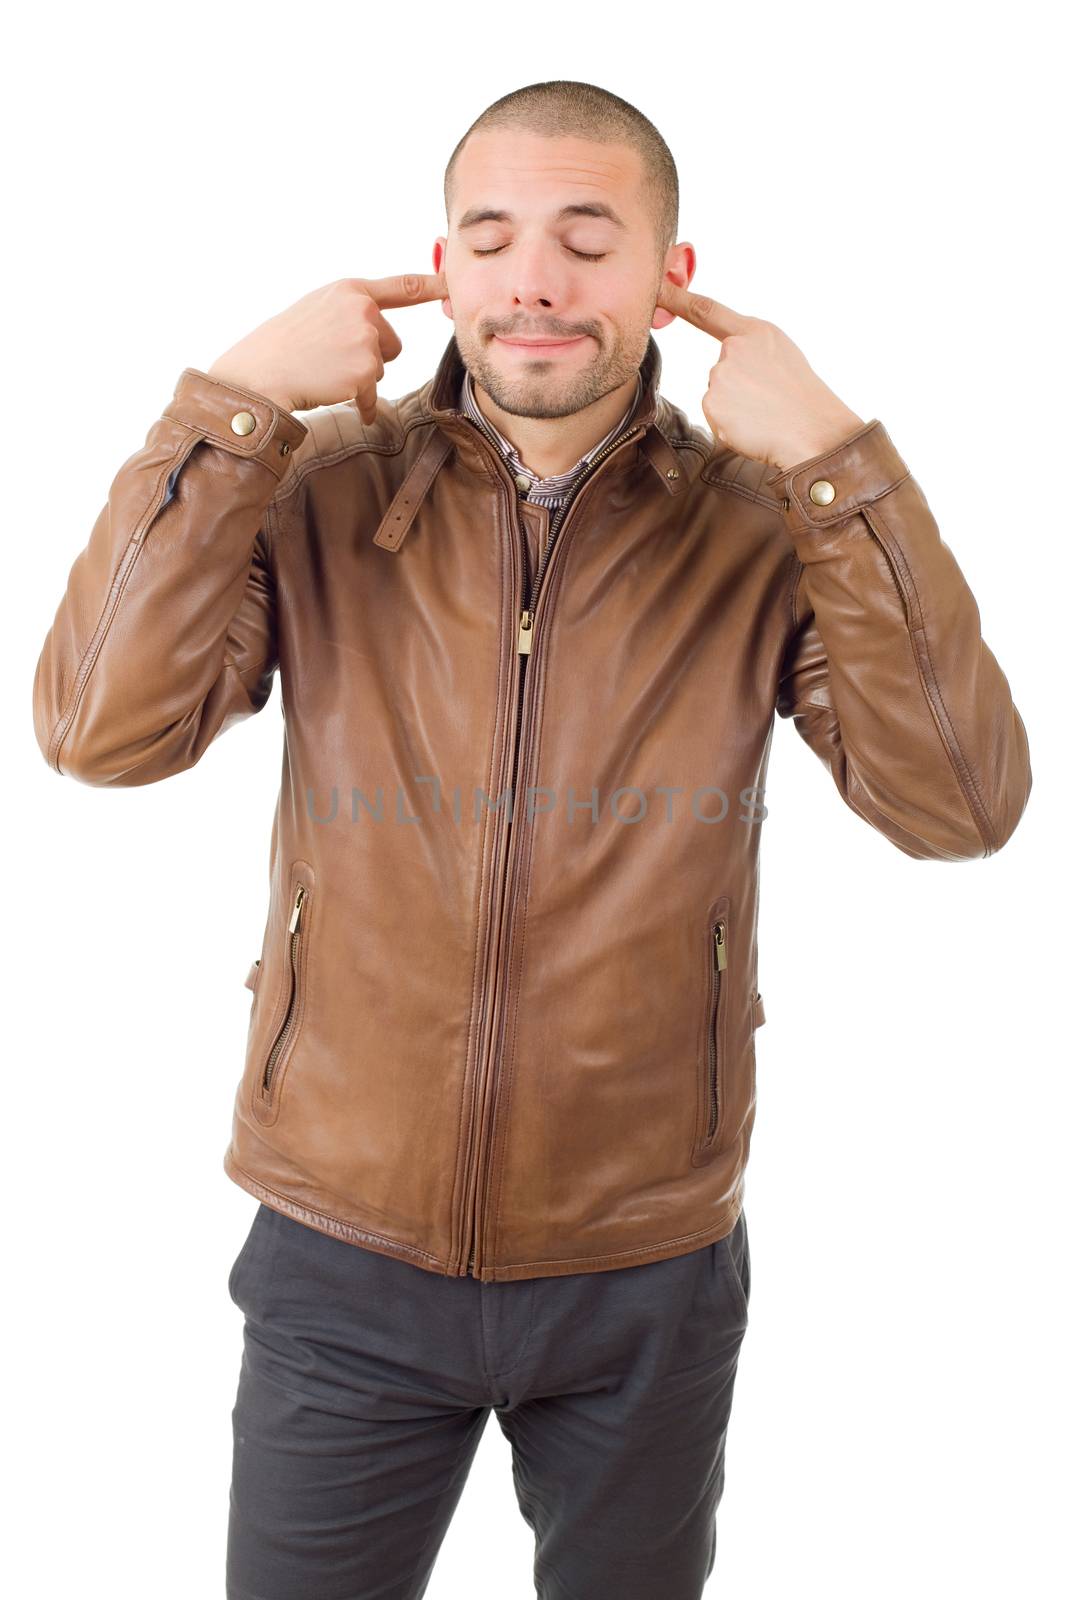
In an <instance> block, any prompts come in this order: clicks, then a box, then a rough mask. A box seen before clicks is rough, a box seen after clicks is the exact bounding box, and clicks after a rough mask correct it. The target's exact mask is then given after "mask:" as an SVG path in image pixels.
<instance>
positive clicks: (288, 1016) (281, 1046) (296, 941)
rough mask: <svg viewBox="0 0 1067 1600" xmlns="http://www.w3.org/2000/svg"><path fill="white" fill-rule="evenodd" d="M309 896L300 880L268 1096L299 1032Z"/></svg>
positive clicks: (267, 1067) (267, 1066)
mask: <svg viewBox="0 0 1067 1600" xmlns="http://www.w3.org/2000/svg"><path fill="white" fill-rule="evenodd" d="M309 898H310V896H309V894H308V890H307V887H306V885H305V884H303V883H298V884H297V886H296V889H295V892H294V894H293V907H292V912H291V914H290V917H289V927H288V930H287V935H286V937H287V940H288V944H287V950H286V977H285V982H286V996H285V1005H284V1010H283V1012H282V1020H281V1023H280V1025H279V1027H278V1031H277V1033H276V1034H275V1036H274V1042H273V1043H272V1045H271V1047H270V1050H269V1051H268V1053H267V1059H266V1062H265V1063H264V1066H263V1077H262V1080H261V1085H260V1087H261V1090H262V1093H263V1094H264V1095H265V1096H267V1097H269V1096H270V1093H271V1088H272V1085H273V1082H274V1076H275V1073H276V1071H277V1068H278V1063H279V1062H280V1061H281V1060H282V1059H283V1058H284V1056H285V1053H286V1050H287V1048H288V1046H289V1045H290V1043H291V1042H292V1040H293V1038H294V1036H295V1033H296V1028H297V1024H298V1023H299V1021H300V1011H301V998H302V993H301V982H300V977H301V970H302V963H303V951H302V945H303V942H304V939H305V937H306V932H305V922H306V916H307V905H308V902H309Z"/></svg>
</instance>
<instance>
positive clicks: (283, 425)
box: [33, 367, 308, 785]
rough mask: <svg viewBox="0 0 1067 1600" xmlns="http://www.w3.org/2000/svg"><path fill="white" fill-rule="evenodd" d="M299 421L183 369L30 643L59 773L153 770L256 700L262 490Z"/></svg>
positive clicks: (260, 695)
mask: <svg viewBox="0 0 1067 1600" xmlns="http://www.w3.org/2000/svg"><path fill="white" fill-rule="evenodd" d="M235 419H236V420H235ZM249 419H251V426H250V423H249ZM238 429H240V430H244V431H237V430H238ZM307 432H308V429H307V427H306V426H305V425H304V423H302V422H300V421H298V419H297V418H296V417H295V416H293V415H292V413H291V412H288V411H285V410H283V409H281V408H280V407H278V406H277V405H275V404H274V403H273V401H271V400H268V399H266V398H265V397H264V396H263V395H260V394H255V393H253V392H251V391H249V390H245V389H240V388H237V387H234V386H232V385H229V384H224V383H219V382H217V381H216V380H215V379H213V378H210V377H208V375H207V374H206V373H203V372H200V371H199V370H197V369H196V368H195V367H186V368H185V370H184V371H183V372H182V374H181V376H180V377H179V379H178V383H177V385H176V387H175V390H174V397H173V399H172V400H171V402H170V404H169V405H168V406H167V407H166V409H165V410H164V412H163V414H162V416H161V417H160V418H159V419H158V420H157V421H156V422H154V423H153V424H152V427H151V428H150V430H149V432H148V436H147V438H146V440H145V443H144V445H143V446H142V448H141V449H140V450H138V451H137V452H136V453H135V454H134V455H132V456H130V457H129V459H128V460H127V461H125V462H124V463H123V465H122V466H121V467H120V468H119V470H118V472H117V474H116V476H115V478H114V480H113V482H112V484H111V488H110V491H109V494H108V500H107V504H106V505H105V506H104V508H103V510H102V511H101V512H100V514H99V516H98V517H97V519H96V523H95V526H94V527H93V530H92V534H91V536H90V538H89V542H88V544H87V545H86V546H85V548H84V549H83V550H82V551H81V553H80V555H79V556H78V557H77V559H76V560H75V562H74V564H73V566H72V567H71V570H70V575H69V577H68V580H67V586H66V591H65V593H64V595H63V598H62V599H61V601H60V603H59V607H58V609H57V611H56V615H55V620H54V622H53V623H52V626H51V628H50V629H49V632H48V634H47V636H46V638H45V641H44V646H43V648H42V650H41V655H40V659H39V660H38V663H37V669H36V673H35V676H34V682H33V718H34V731H35V733H36V736H37V742H38V744H39V745H40V748H41V751H42V753H43V754H44V757H45V759H46V761H47V762H48V764H49V765H50V766H51V767H52V768H54V770H55V771H56V772H58V773H64V774H68V775H70V776H72V777H75V778H78V779H80V780H81V781H82V782H84V783H90V784H97V785H106V784H118V785H137V784H144V783H155V782H157V781H158V780H159V779H160V778H166V777H169V776H170V775H171V774H173V773H176V772H181V771H183V770H184V769H185V768H187V767H191V766H193V765H194V764H195V763H196V762H197V761H199V759H200V757H201V756H202V755H203V753H204V751H205V749H206V748H207V746H208V745H209V744H210V743H211V741H212V739H214V738H215V737H216V735H217V734H219V733H221V732H223V731H224V730H225V729H226V728H228V727H231V726H232V725H233V724H234V723H236V722H238V721H240V720H241V719H242V718H244V717H247V716H250V715H251V714H252V713H254V712H256V711H259V710H260V709H261V708H262V707H263V705H265V703H266V701H267V699H268V697H269V695H270V691H271V686H272V684H273V680H274V673H275V670H276V667H277V654H276V626H275V602H274V586H273V579H272V573H271V566H270V552H269V539H270V522H271V515H272V510H273V507H272V501H273V499H274V496H275V494H276V492H277V490H278V488H279V485H280V484H281V483H282V481H283V480H284V478H285V476H286V474H287V472H288V470H289V468H290V466H291V464H292V461H293V456H294V452H295V448H296V446H297V445H298V444H299V443H300V441H301V440H302V439H303V438H304V436H305V435H306V434H307Z"/></svg>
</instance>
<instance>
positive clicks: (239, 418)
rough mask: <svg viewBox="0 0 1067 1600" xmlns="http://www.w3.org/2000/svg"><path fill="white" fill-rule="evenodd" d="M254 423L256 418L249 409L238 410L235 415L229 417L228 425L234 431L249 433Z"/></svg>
mask: <svg viewBox="0 0 1067 1600" xmlns="http://www.w3.org/2000/svg"><path fill="white" fill-rule="evenodd" d="M255 425H256V419H255V417H254V416H253V415H252V413H251V411H238V412H237V414H236V416H233V417H231V418H230V427H231V428H232V429H233V431H234V433H251V432H252V429H253V428H254V427H255Z"/></svg>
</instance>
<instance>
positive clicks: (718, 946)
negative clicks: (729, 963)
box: [715, 922, 726, 972]
mask: <svg viewBox="0 0 1067 1600" xmlns="http://www.w3.org/2000/svg"><path fill="white" fill-rule="evenodd" d="M725 965H726V924H725V922H717V923H716V924H715V969H716V971H717V972H721V971H722V970H723V968H724V967H725Z"/></svg>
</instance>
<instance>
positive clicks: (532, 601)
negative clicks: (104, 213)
mask: <svg viewBox="0 0 1067 1600" xmlns="http://www.w3.org/2000/svg"><path fill="white" fill-rule="evenodd" d="M464 420H465V421H467V422H470V423H472V424H473V425H474V427H475V428H477V430H478V432H479V433H481V434H482V435H483V436H484V437H485V438H486V439H487V440H488V441H489V445H490V449H491V453H492V459H493V466H494V469H495V470H496V471H497V473H498V474H503V475H505V476H506V481H507V487H508V490H509V499H508V505H509V508H510V506H511V505H512V503H513V499H512V497H513V496H514V495H515V493H516V490H515V483H514V479H513V478H512V476H511V473H510V471H509V470H508V468H507V467H506V466H505V465H504V463H503V462H502V461H501V459H500V451H499V447H498V446H497V444H496V443H495V441H494V440H493V439H492V437H491V436H490V434H489V433H488V431H487V429H485V428H484V427H483V426H482V424H481V423H480V422H478V421H477V420H476V419H475V418H473V417H467V416H464ZM648 426H649V424H648V423H647V422H643V423H638V424H636V425H635V426H634V427H632V428H627V429H626V431H625V432H624V433H621V434H619V436H618V438H617V439H614V440H613V441H612V442H611V444H609V445H607V446H606V447H605V448H604V449H603V450H600V451H598V452H597V454H596V455H595V456H593V457H592V458H591V459H590V460H589V461H588V462H587V463H586V466H585V469H584V471H583V472H582V473H581V475H580V476H579V477H578V478H577V479H576V480H575V482H574V484H573V486H572V489H571V493H570V495H569V497H568V498H567V499H566V500H565V501H564V502H563V505H562V506H560V507H559V508H558V510H557V513H556V516H555V517H554V518H553V521H552V524H551V525H550V528H549V534H548V538H547V540H546V541H545V548H544V551H543V552H542V555H541V560H540V562H539V564H538V568H537V572H536V574H535V575H534V579H533V583H532V584H531V586H530V594H529V597H528V598H527V597H526V596H525V576H526V560H525V556H524V554H523V539H522V530H521V528H520V529H519V532H518V538H517V545H516V547H517V549H518V552H519V555H520V557H522V573H523V591H524V594H523V602H522V606H521V611H520V617H519V628H518V637H517V641H516V642H517V653H518V658H519V669H518V670H519V681H518V688H517V691H516V701H517V709H516V717H515V727H516V737H515V742H514V744H513V746H512V751H511V772H510V785H511V799H512V820H511V823H510V824H509V826H508V832H507V835H506V837H505V842H504V862H503V866H502V868H501V890H500V907H499V913H498V919H497V923H496V928H497V930H498V933H499V938H498V945H497V950H496V959H495V961H494V963H493V972H492V978H493V982H492V984H491V985H490V984H487V985H486V993H485V995H484V996H483V1000H482V1016H483V1018H484V1017H486V1016H488V1018H489V1020H490V1029H491V1037H490V1039H489V1042H488V1045H487V1048H486V1051H485V1053H484V1056H483V1061H484V1063H485V1065H484V1067H483V1069H482V1072H481V1077H480V1084H479V1087H480V1089H481V1091H482V1092H481V1096H480V1098H479V1099H477V1100H476V1103H475V1107H474V1111H473V1113H472V1118H471V1126H472V1130H473V1133H472V1140H471V1143H472V1145H473V1150H472V1151H469V1152H468V1161H467V1171H466V1179H465V1182H466V1185H467V1188H466V1194H465V1217H464V1227H465V1235H466V1241H467V1242H466V1259H465V1263H464V1268H463V1270H464V1272H465V1273H470V1274H473V1273H474V1271H475V1267H476V1256H477V1239H478V1220H479V1219H478V1187H479V1179H480V1176H481V1168H482V1165H483V1160H484V1163H485V1164H486V1165H487V1164H488V1158H489V1154H490V1147H491V1145H492V1138H493V1123H494V1120H495V1110H496V1106H495V1097H494V1093H493V1092H494V1088H495V1085H494V1082H493V1071H492V1067H493V1046H494V1043H495V1038H496V1033H497V1031H498V1030H497V1026H496V1025H495V1022H494V1018H493V1005H494V1003H495V1000H496V995H497V989H498V987H499V974H500V973H501V971H502V970H503V967H504V965H505V960H503V959H502V953H503V956H504V957H505V959H506V954H507V952H506V951H503V952H502V948H501V947H502V946H503V942H504V937H503V930H504V928H505V927H506V926H507V925H508V911H509V908H510V900H511V892H510V891H511V883H510V878H509V871H510V867H511V859H512V856H513V854H514V851H513V849H512V843H513V836H514V833H515V829H516V821H515V811H514V804H515V796H516V792H517V791H516V787H515V782H516V778H517V776H518V771H519V767H520V764H521V758H522V753H523V750H524V749H525V746H524V744H523V739H522V721H523V711H524V705H525V687H526V679H527V676H528V674H527V671H526V663H527V662H528V660H529V657H530V653H531V650H532V647H533V627H534V616H535V612H536V607H537V601H538V598H539V596H540V593H541V589H542V587H543V583H544V577H545V570H546V568H547V566H548V562H549V558H550V556H551V554H552V551H553V549H554V548H555V546H556V544H557V542H558V540H559V536H560V535H561V533H562V532H563V529H564V527H565V526H566V525H567V524H568V523H569V521H570V518H571V512H572V511H573V510H574V507H575V505H576V503H577V500H578V497H579V495H580V493H581V491H582V490H583V489H584V488H585V486H586V483H587V481H588V479H589V478H590V477H591V476H592V475H593V473H594V472H595V471H596V469H597V468H598V467H599V465H600V463H601V462H602V461H604V460H605V459H606V458H607V457H608V456H610V455H611V454H613V452H614V451H615V450H617V449H619V448H620V447H621V446H622V445H623V444H625V443H626V441H627V440H628V439H632V438H633V437H634V435H635V434H641V433H644V432H646V431H647V429H648ZM510 526H511V520H510V516H509V527H510ZM487 1097H489V1104H488V1116H487V1119H486V1120H487V1131H486V1136H485V1139H484V1141H483V1140H482V1139H481V1137H480V1132H481V1129H480V1123H481V1120H482V1118H483V1115H484V1114H485V1109H486V1100H487ZM485 1188H486V1190H487V1191H488V1182H486V1184H485Z"/></svg>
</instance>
